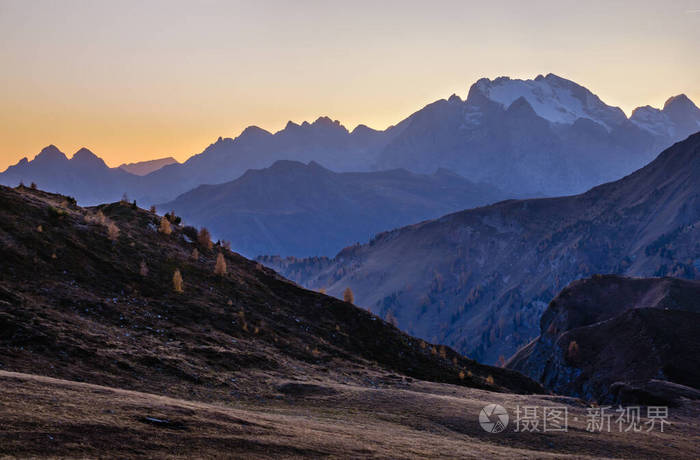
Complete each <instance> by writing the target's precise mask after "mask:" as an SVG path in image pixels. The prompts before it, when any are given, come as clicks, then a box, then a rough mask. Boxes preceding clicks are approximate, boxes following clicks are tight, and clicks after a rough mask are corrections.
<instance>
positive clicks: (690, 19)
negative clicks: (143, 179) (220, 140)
mask: <svg viewBox="0 0 700 460" xmlns="http://www.w3.org/2000/svg"><path fill="white" fill-rule="evenodd" d="M699 56H700V1H697V0H694V1H690V0H689V1H684V0H679V1H666V2H658V1H653V2H652V1H634V2H633V1H596V2H578V1H562V0H560V1H529V2H520V1H500V2H483V1H479V2H471V1H433V2H413V1H401V2H399V1H382V2H361V1H353V2H346V1H317V2H316V1H303V0H302V1H299V0H297V1H288V2H281V1H256V2H252V1H242V2H236V1H225V2H216V1H198V2H194V1H191V2H184V1H138V2H137V1H120V2H114V1H109V2H107V1H71V0H65V1H14V0H0V62H1V63H2V72H0V80H1V85H0V170H4V169H5V168H6V167H7V166H8V165H10V164H13V163H15V162H17V161H18V160H19V159H20V158H21V157H24V156H28V157H29V158H30V159H31V158H33V157H34V155H36V153H38V151H39V150H40V149H41V148H42V147H44V146H46V145H48V144H51V143H53V144H55V145H57V146H58V147H59V148H60V149H61V150H63V151H64V152H65V153H67V154H68V155H69V156H70V155H72V154H73V153H74V152H75V151H76V150H77V149H78V148H80V147H82V146H86V147H88V148H90V149H91V150H93V151H94V152H95V153H96V154H98V155H99V156H101V157H103V158H104V159H105V160H106V161H107V163H108V164H109V165H110V166H116V165H118V164H120V163H122V162H131V161H139V160H146V159H152V158H158V157H163V156H168V155H172V156H174V157H175V158H177V159H178V160H180V161H182V160H185V159H186V158H187V157H188V156H190V155H192V154H194V153H199V152H200V151H202V150H203V149H204V148H205V147H206V146H207V145H208V144H209V143H211V142H213V141H214V140H215V139H216V138H217V137H218V136H224V137H234V136H236V135H237V134H238V133H240V131H241V130H242V129H243V128H245V127H246V126H248V125H251V124H255V125H258V126H260V127H262V128H265V129H267V130H270V131H276V130H279V129H281V128H283V127H284V124H285V123H286V122H287V120H294V121H296V122H301V121H303V120H314V119H316V118H317V117H318V116H320V115H328V116H330V117H331V118H334V119H338V120H340V121H341V122H342V123H343V124H344V125H345V126H346V127H348V128H349V129H352V128H353V127H354V126H355V125H357V124H358V123H364V124H367V125H369V126H371V127H374V128H382V129H383V128H385V127H387V126H388V125H390V124H393V123H396V122H398V121H400V120H401V119H402V118H404V117H405V116H407V115H409V114H410V113H412V112H413V111H415V110H418V109H419V108H421V107H422V106H424V105H425V104H427V103H430V102H432V101H434V100H436V99H439V98H443V97H448V96H449V95H450V94H452V93H457V94H458V95H459V96H461V97H462V98H464V97H466V94H467V91H468V89H469V86H470V85H471V84H472V83H473V82H474V81H476V80H477V79H478V78H480V77H490V78H494V77H497V76H500V75H508V76H511V77H519V78H533V77H535V76H536V75H537V74H546V73H549V72H552V73H556V74H558V75H560V76H563V77H565V78H569V79H572V80H574V81H576V82H577V83H580V84H582V85H584V86H586V87H587V88H589V89H590V90H591V91H593V92H594V93H596V94H597V95H598V96H600V97H601V98H602V99H603V100H604V101H605V102H607V103H608V104H612V105H617V106H620V107H621V108H622V109H623V110H625V112H626V113H627V114H628V115H629V113H630V112H631V110H632V109H634V108H635V107H637V106H640V105H647V104H649V105H652V106H655V107H660V106H662V105H663V103H664V101H665V100H666V99H667V98H668V97H670V96H672V95H676V94H679V93H685V94H687V95H688V96H689V97H690V98H691V99H693V100H694V101H695V102H696V104H700V59H699V58H698V57H699Z"/></svg>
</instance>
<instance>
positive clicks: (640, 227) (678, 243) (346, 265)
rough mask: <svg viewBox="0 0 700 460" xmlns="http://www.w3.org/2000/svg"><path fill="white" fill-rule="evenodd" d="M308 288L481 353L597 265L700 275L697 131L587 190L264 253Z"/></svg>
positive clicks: (530, 333) (521, 340)
mask: <svg viewBox="0 0 700 460" xmlns="http://www.w3.org/2000/svg"><path fill="white" fill-rule="evenodd" d="M260 260H261V261H262V262H263V263H265V264H267V265H269V266H270V267H272V268H274V269H276V270H278V271H279V272H281V273H282V274H284V275H285V276H287V277H288V278H290V279H292V280H294V281H297V282H299V283H301V284H302V285H305V286H307V287H309V288H314V289H318V288H324V289H326V290H327V292H329V293H330V294H332V295H335V296H340V295H342V293H343V291H344V290H345V289H346V288H347V287H350V288H351V289H352V291H353V292H354V294H355V300H356V303H357V304H358V305H362V306H365V307H369V308H370V309H371V310H372V311H374V312H376V313H378V314H379V315H381V316H384V317H386V316H390V317H392V318H396V319H397V320H398V324H399V326H400V327H401V328H403V329H404V330H406V331H409V332H410V333H411V334H414V335H417V336H419V337H424V338H429V339H430V340H432V341H435V342H441V343H445V344H449V345H451V346H454V347H455V348H457V349H458V350H459V351H461V352H464V353H466V354H468V355H470V356H472V357H474V358H476V359H478V360H482V361H484V362H489V363H494V362H497V361H499V358H501V357H502V359H505V358H508V357H509V356H511V355H512V354H513V353H515V352H516V351H517V350H518V348H519V347H521V346H522V345H524V344H526V343H527V342H529V341H530V340H531V339H533V338H534V337H536V336H537V335H538V334H539V328H538V322H539V318H540V315H541V314H542V312H543V311H544V309H545V307H546V306H547V303H548V302H549V301H550V300H551V299H552V298H553V297H554V296H555V295H556V294H557V293H558V292H559V290H560V289H562V288H563V287H564V286H566V285H567V284H568V283H570V282H571V281H573V280H576V279H580V278H585V277H589V276H591V275H593V274H595V273H616V274H625V275H632V276H676V277H681V278H688V279H698V278H700V133H698V134H695V135H693V136H690V137H689V138H688V139H687V140H685V141H683V142H680V143H677V144H675V145H674V146H673V147H671V148H669V149H667V150H665V151H664V152H663V153H661V154H660V155H659V156H658V158H656V159H655V160H654V161H653V162H651V163H650V164H649V165H647V166H645V167H644V168H642V169H640V170H638V171H636V172H635V173H633V174H631V175H629V176H627V177H625V178H623V179H621V180H618V181H616V182H611V183H607V184H604V185H601V186H598V187H595V188H593V189H591V190H590V191H588V192H586V193H583V194H581V195H576V196H569V197H561V198H546V199H531V200H510V201H505V202H501V203H497V204H494V205H491V206H487V207H483V208H477V209H472V210H468V211H463V212H459V213H455V214H451V215H447V216H444V217H442V218H440V219H436V220H432V221H428V222H423V223H420V224H416V225H411V226H408V227H404V228H400V229H397V230H394V231H390V232H385V233H383V234H381V235H378V236H377V237H376V238H374V239H373V240H372V241H370V243H369V244H365V245H361V246H355V247H350V248H347V249H345V250H343V251H341V252H340V253H339V254H338V255H337V256H336V257H335V258H333V259H279V258H261V259H260Z"/></svg>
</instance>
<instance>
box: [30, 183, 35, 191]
mask: <svg viewBox="0 0 700 460" xmlns="http://www.w3.org/2000/svg"><path fill="white" fill-rule="evenodd" d="M29 188H30V189H32V190H36V182H32V183H31V185H29Z"/></svg>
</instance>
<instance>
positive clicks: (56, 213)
mask: <svg viewBox="0 0 700 460" xmlns="http://www.w3.org/2000/svg"><path fill="white" fill-rule="evenodd" d="M66 214H68V213H67V212H66V210H65V209H61V208H55V207H53V206H49V217H50V218H52V219H60V218H61V217H63V216H65V215H66Z"/></svg>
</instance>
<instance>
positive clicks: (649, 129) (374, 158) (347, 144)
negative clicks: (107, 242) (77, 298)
mask: <svg viewBox="0 0 700 460" xmlns="http://www.w3.org/2000/svg"><path fill="white" fill-rule="evenodd" d="M699 130H700V109H698V108H697V107H696V106H695V104H693V102H692V101H691V100H690V99H688V98H687V97H686V96H684V95H678V96H674V97H672V98H670V99H669V100H668V101H667V102H666V104H665V105H664V107H663V109H655V108H652V107H648V106H646V107H640V108H638V109H636V110H635V111H634V113H633V114H632V116H631V117H630V118H629V119H628V118H627V117H626V116H625V114H624V113H623V112H622V110H620V109H619V108H617V107H611V106H608V105H606V104H605V103H604V102H603V101H601V100H600V99H599V98H598V97H597V96H596V95H595V94H593V93H592V92H590V91H589V90H588V89H586V88H584V87H582V86H580V85H578V84H576V83H574V82H572V81H569V80H566V79H564V78H561V77H558V76H556V75H552V74H549V75H547V76H541V75H540V76H538V77H537V78H535V79H534V80H513V79H510V78H507V77H500V78H496V79H495V80H489V79H481V80H479V81H477V82H476V83H474V84H473V85H472V86H471V88H470V90H469V94H468V96H467V99H466V100H465V101H463V100H462V99H460V98H459V97H458V96H456V95H455V96H452V97H450V98H449V99H447V100H444V99H442V100H439V101H436V102H434V103H432V104H430V105H428V106H426V107H424V108H422V109H421V110H419V111H417V112H415V113H414V114H412V115H411V116H409V117H407V118H406V119H404V120H403V121H401V122H400V123H398V124H396V126H392V127H390V128H388V129H386V130H384V131H376V130H373V129H371V128H368V127H367V126H364V125H359V126H358V127H356V128H355V129H354V130H352V131H348V130H347V129H346V128H345V127H344V126H342V125H341V124H340V123H339V122H338V121H334V120H331V119H330V118H328V117H320V118H318V119H317V120H316V121H314V122H313V123H307V122H304V123H302V124H296V123H292V122H289V123H288V124H287V126H286V127H285V128H284V129H282V130H280V131H279V132H276V133H274V134H273V133H270V132H268V131H265V130H263V129H261V128H258V127H256V126H251V127H248V128H246V129H245V130H244V131H243V132H242V133H241V134H240V135H239V136H238V137H236V138H235V139H231V138H219V139H218V140H217V141H216V142H214V143H213V144H211V145H210V146H208V147H207V148H206V149H205V150H204V151H203V152H201V153H200V154H197V155H193V156H192V157H190V158H189V159H188V160H187V161H186V162H184V163H182V164H171V165H166V166H164V167H162V168H160V169H158V170H156V171H153V172H151V173H150V174H147V175H146V176H144V177H143V178H141V179H140V180H137V181H134V180H133V178H128V177H123V176H117V175H113V174H105V173H104V171H103V170H101V169H99V168H98V169H97V173H96V174H95V175H94V176H93V175H90V174H84V173H83V174H74V171H73V169H72V165H71V164H63V165H50V166H47V165H46V164H45V163H43V162H41V161H40V162H36V161H31V162H30V161H28V160H27V159H23V160H22V161H20V162H19V163H18V164H17V165H15V166H12V167H10V168H8V170H7V171H5V172H4V173H0V183H2V184H6V185H17V183H18V182H19V181H20V180H22V181H24V182H27V183H29V182H32V181H35V182H37V183H41V186H42V187H44V188H46V189H48V190H54V191H60V192H62V193H68V194H71V195H75V196H76V198H77V199H78V201H80V202H81V203H97V202H101V201H105V200H106V199H107V198H106V197H109V198H111V199H113V200H114V199H118V198H119V197H121V195H122V194H123V193H124V192H127V193H128V194H129V196H131V197H133V198H135V199H137V200H138V201H139V202H140V203H141V202H142V203H146V204H154V203H163V202H166V201H170V200H173V199H174V198H175V197H177V196H178V195H180V194H182V193H184V192H186V191H189V190H191V189H193V188H195V187H197V186H199V185H202V184H220V183H224V182H228V181H231V180H234V179H237V178H238V177H240V176H241V175H242V174H243V173H244V172H245V171H247V170H249V169H260V168H266V167H269V166H271V165H272V164H273V163H274V162H275V161H278V160H293V161H301V162H303V163H308V162H310V161H315V162H317V163H319V164H321V165H323V166H324V167H325V168H329V169H331V170H333V171H337V172H348V171H377V170H387V169H397V168H403V169H406V170H409V171H412V172H416V173H425V174H432V173H434V172H435V171H436V170H438V169H440V168H444V169H448V170H451V171H454V172H456V173H457V174H459V175H461V176H463V177H465V178H467V179H468V180H470V181H472V182H475V183H480V182H487V183H491V184H494V185H496V186H497V187H499V188H500V189H502V190H504V191H505V192H506V193H507V194H508V195H509V196H524V195H528V196H541V195H549V196H554V195H568V194H574V193H580V192H582V191H584V190H587V189H588V188H590V187H592V186H594V185H597V184H600V183H603V182H605V181H610V180H615V179H618V178H620V177H622V176H624V175H625V174H628V173H630V172H632V171H634V170H635V169H637V168H640V167H642V166H643V165H645V164H646V163H648V162H649V161H650V160H651V159H652V158H653V157H654V155H655V154H656V153H657V152H659V151H660V150H662V149H663V148H666V147H668V146H670V145H671V144H673V143H674V142H676V141H679V140H682V139H684V138H685V137H687V136H688V135H689V134H691V133H694V132H696V131H699ZM52 168H53V170H52ZM67 176H68V177H70V179H68V180H66V179H65V178H66V177H67ZM103 179H105V180H107V182H106V187H104V186H103V183H105V182H104V180H103ZM97 189H99V190H97Z"/></svg>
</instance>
